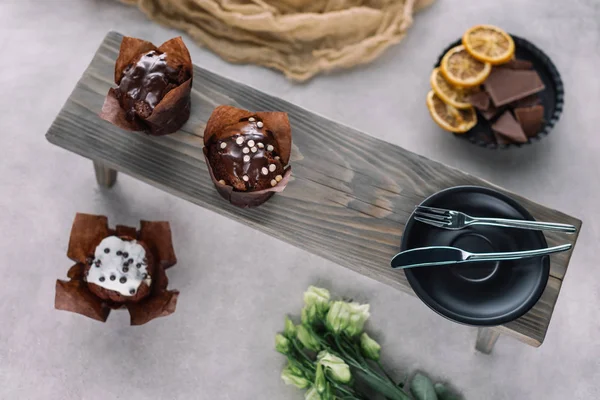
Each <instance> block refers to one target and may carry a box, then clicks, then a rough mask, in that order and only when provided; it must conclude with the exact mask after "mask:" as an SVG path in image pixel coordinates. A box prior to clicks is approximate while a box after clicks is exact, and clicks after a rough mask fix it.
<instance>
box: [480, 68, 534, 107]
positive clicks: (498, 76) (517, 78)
mask: <svg viewBox="0 0 600 400" xmlns="http://www.w3.org/2000/svg"><path fill="white" fill-rule="evenodd" d="M483 86H484V88H485V90H486V91H487V93H488V94H489V95H490V98H491V99H492V102H493V103H494V105H495V106H496V107H500V106H503V105H505V104H508V103H511V102H513V101H515V100H519V99H522V98H524V97H526V96H529V95H531V94H534V93H537V92H539V91H542V90H544V88H545V86H544V83H543V82H542V80H541V79H540V76H539V75H538V73H537V72H536V71H528V70H513V69H509V68H494V69H493V70H492V73H491V74H490V76H489V77H488V78H487V79H486V81H485V82H484V83H483Z"/></svg>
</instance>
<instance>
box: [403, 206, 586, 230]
mask: <svg viewBox="0 0 600 400" xmlns="http://www.w3.org/2000/svg"><path fill="white" fill-rule="evenodd" d="M415 219H416V220H417V221H419V222H423V223H425V224H429V225H433V226H436V227H438V228H444V229H451V230H457V229H463V228H466V227H467V226H470V225H492V226H502V227H506V228H521V229H531V230H544V231H556V232H566V233H575V232H576V231H577V228H575V227H574V226H573V225H568V224H557V223H552V222H537V221H525V220H516V219H503V218H475V217H471V216H470V215H467V214H465V213H462V212H460V211H453V210H445V209H443V208H435V207H426V206H417V207H416V209H415Z"/></svg>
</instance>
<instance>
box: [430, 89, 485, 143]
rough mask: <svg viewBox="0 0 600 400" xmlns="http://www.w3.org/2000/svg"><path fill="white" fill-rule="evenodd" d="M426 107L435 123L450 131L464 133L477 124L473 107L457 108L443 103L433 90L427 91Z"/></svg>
mask: <svg viewBox="0 0 600 400" xmlns="http://www.w3.org/2000/svg"><path fill="white" fill-rule="evenodd" d="M427 108H428V109H429V112H430V113H431V118H433V120H434V121H435V123H436V124H438V125H439V126H441V127H442V128H444V129H445V130H447V131H450V132H454V133H465V132H466V131H468V130H469V129H471V128H472V127H474V126H475V124H477V114H475V109H474V108H473V107H471V108H469V109H466V110H459V109H458V108H456V107H452V106H451V105H450V104H446V103H444V102H443V101H442V99H440V98H439V97H438V96H437V95H436V94H435V92H434V91H433V90H431V91H430V92H429V93H427Z"/></svg>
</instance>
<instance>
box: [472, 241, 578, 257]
mask: <svg viewBox="0 0 600 400" xmlns="http://www.w3.org/2000/svg"><path fill="white" fill-rule="evenodd" d="M572 246H573V245H571V244H570V243H569V244H562V245H560V246H554V247H546V248H544V249H536V250H525V251H512V252H505V253H471V254H470V255H469V256H468V257H467V259H466V260H465V261H504V260H519V259H521V258H529V257H537V256H545V255H548V254H552V253H560V252H561V251H567V250H569V249H570V248H571V247H572Z"/></svg>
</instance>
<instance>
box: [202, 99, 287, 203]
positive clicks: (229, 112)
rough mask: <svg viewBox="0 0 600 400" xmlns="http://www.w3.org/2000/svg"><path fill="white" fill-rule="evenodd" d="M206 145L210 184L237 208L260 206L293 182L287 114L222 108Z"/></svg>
mask: <svg viewBox="0 0 600 400" xmlns="http://www.w3.org/2000/svg"><path fill="white" fill-rule="evenodd" d="M204 145H205V146H204V149H203V151H204V155H205V158H206V161H207V164H208V166H209V172H210V175H211V179H212V180H213V183H214V185H215V187H216V189H217V191H218V192H219V194H221V196H222V197H224V198H225V199H227V200H229V201H230V202H231V203H232V204H234V205H237V206H240V207H252V206H257V205H260V204H262V203H264V202H265V201H266V200H267V199H268V198H270V197H271V196H272V195H273V193H275V192H278V191H281V190H283V189H284V188H285V186H286V185H287V182H288V181H289V176H290V174H291V170H290V168H289V167H288V166H286V165H287V163H288V161H289V158H290V151H291V129H290V124H289V121H288V118H287V114H286V113H281V112H257V113H251V112H250V111H246V110H241V109H238V108H235V107H230V106H219V107H217V108H216V109H215V110H214V111H213V113H212V115H211V117H210V119H209V121H208V123H207V125H206V129H205V131H204ZM263 171H266V174H265V173H264V172H263ZM279 175H280V176H281V177H282V179H281V180H279V181H278V180H276V179H275V178H276V176H279ZM273 181H274V182H275V185H273Z"/></svg>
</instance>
